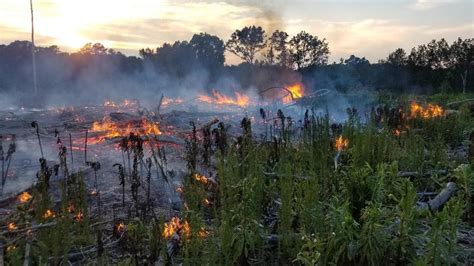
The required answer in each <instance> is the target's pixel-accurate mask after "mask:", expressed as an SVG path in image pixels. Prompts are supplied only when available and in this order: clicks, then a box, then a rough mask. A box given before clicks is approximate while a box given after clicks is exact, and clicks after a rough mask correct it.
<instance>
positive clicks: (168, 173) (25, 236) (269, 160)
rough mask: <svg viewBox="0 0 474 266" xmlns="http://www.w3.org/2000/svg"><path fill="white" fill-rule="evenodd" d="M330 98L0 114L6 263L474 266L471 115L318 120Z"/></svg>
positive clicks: (128, 103) (362, 114)
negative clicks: (447, 264) (436, 260)
mask: <svg viewBox="0 0 474 266" xmlns="http://www.w3.org/2000/svg"><path fill="white" fill-rule="evenodd" d="M327 93H328V92H327V91H316V92H312V91H311V90H309V89H308V88H305V87H304V85H303V84H300V83H297V84H293V85H289V86H286V87H282V88H277V87H276V88H269V89H267V90H262V93H261V94H260V95H259V96H258V97H253V96H250V95H247V94H245V93H244V92H237V91H236V92H235V93H233V94H229V93H227V94H225V93H223V92H219V91H217V90H211V91H210V92H209V93H208V94H202V95H198V96H196V97H195V98H193V99H192V100H190V99H182V98H171V97H163V96H162V97H161V100H160V101H159V103H158V104H157V106H155V107H153V108H149V109H146V108H144V107H142V106H141V105H140V102H138V101H132V100H125V101H123V102H120V103H116V102H112V101H106V102H105V103H104V104H103V105H100V106H82V107H81V106H79V107H74V108H72V107H71V108H61V109H50V110H28V109H19V110H13V111H9V112H4V113H2V121H1V122H0V129H1V136H2V138H1V139H0V148H1V149H0V158H1V159H2V199H1V201H0V207H1V209H0V212H1V217H2V219H1V222H2V227H3V232H2V235H3V240H2V241H3V242H2V244H1V245H2V246H1V247H2V248H3V254H4V256H6V258H8V260H9V261H13V260H14V258H15V256H17V257H21V256H23V255H24V254H25V252H30V254H28V255H27V256H32V258H34V260H35V261H36V260H37V261H38V263H39V262H48V263H52V264H60V263H63V262H65V261H69V262H71V263H73V264H78V265H79V264H83V263H92V262H98V261H104V260H105V261H108V262H110V263H118V262H122V263H123V262H125V263H128V262H129V263H132V261H135V262H137V263H138V262H140V263H145V264H146V263H150V264H151V263H154V262H158V261H161V262H163V263H171V264H181V263H186V264H187V263H189V264H246V263H274V262H275V263H276V262H278V261H280V262H282V261H286V262H288V263H291V262H298V263H303V264H305V263H308V261H310V262H312V263H309V264H313V262H315V261H317V262H318V264H322V265H325V264H329V263H336V264H347V263H352V262H360V263H363V264H365V263H368V262H375V261H382V260H385V261H387V262H389V264H397V263H402V264H403V262H407V261H412V260H414V259H417V257H419V255H420V254H421V255H422V259H423V260H425V259H426V262H428V263H430V262H431V261H430V258H432V256H431V255H430V254H431V252H432V250H433V249H432V248H433V247H434V246H436V247H438V249H439V250H440V251H439V252H444V253H443V254H446V256H445V257H444V258H445V259H446V260H447V258H449V260H451V262H453V263H454V262H456V263H459V262H462V263H469V262H472V259H473V257H472V253H470V254H469V252H465V251H469V250H472V249H473V248H474V230H473V229H472V226H473V224H472V221H473V219H472V218H473V217H474V204H473V203H472V199H473V198H472V197H473V196H472V195H473V194H472V187H473V184H474V181H473V180H474V179H473V172H472V168H471V165H470V163H472V156H473V152H472V146H471V147H470V146H468V144H467V142H466V141H465V137H466V135H465V133H466V126H467V125H471V124H469V123H470V122H472V121H470V122H469V120H466V116H465V114H463V113H462V112H464V111H453V110H446V109H445V107H442V106H440V105H437V104H433V103H423V102H420V101H411V102H405V103H400V104H399V105H394V106H387V105H377V106H374V107H373V108H367V109H366V110H358V109H355V108H347V110H345V111H346V117H345V118H344V119H343V120H334V119H333V118H332V116H331V114H323V115H322V116H319V115H318V114H317V113H316V112H315V110H314V108H313V110H311V109H308V107H309V106H314V103H315V102H317V101H322V99H324V98H323V96H324V95H326V94H327ZM192 105H198V106H199V107H200V108H201V109H196V111H193V112H189V111H185V109H189V108H194V107H191V106H192ZM203 110H207V111H203ZM244 112H245V114H244ZM471 141H473V140H472V134H471ZM469 147H470V150H469ZM414 238H419V239H420V241H419V242H414V241H412V240H411V239H414ZM64 243H67V245H65V244H64ZM334 247H338V248H337V249H335V248H334ZM368 250H371V251H370V252H369V251H368ZM372 252H375V253H372ZM105 254H107V255H105ZM25 256H26V255H25ZM140 263H139V264H140Z"/></svg>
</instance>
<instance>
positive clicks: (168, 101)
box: [161, 97, 183, 106]
mask: <svg viewBox="0 0 474 266" xmlns="http://www.w3.org/2000/svg"><path fill="white" fill-rule="evenodd" d="M181 103H183V100H182V99H181V98H179V97H178V98H176V99H173V98H166V97H165V98H163V100H162V101H161V105H163V106H167V105H172V104H175V105H176V104H181Z"/></svg>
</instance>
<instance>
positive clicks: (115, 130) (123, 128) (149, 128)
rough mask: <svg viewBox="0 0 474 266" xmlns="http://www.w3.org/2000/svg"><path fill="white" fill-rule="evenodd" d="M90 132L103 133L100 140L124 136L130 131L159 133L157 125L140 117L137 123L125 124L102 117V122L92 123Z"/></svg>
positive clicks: (146, 133)
mask: <svg viewBox="0 0 474 266" xmlns="http://www.w3.org/2000/svg"><path fill="white" fill-rule="evenodd" d="M91 132H101V133H104V134H103V135H102V137H101V140H104V139H106V138H115V137H124V136H128V135H130V133H136V134H143V135H150V134H153V135H161V131H160V129H159V127H158V125H157V124H155V123H153V122H151V121H149V120H147V119H142V120H141V121H140V122H139V123H127V124H125V125H118V124H116V123H114V122H112V121H110V119H104V120H103V121H102V122H97V121H96V122H94V123H93V124H92V128H91ZM99 142H100V141H99Z"/></svg>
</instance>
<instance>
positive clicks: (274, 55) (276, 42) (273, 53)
mask: <svg viewBox="0 0 474 266" xmlns="http://www.w3.org/2000/svg"><path fill="white" fill-rule="evenodd" d="M268 46H269V49H268V51H267V53H266V54H265V57H266V58H267V62H268V63H269V64H274V63H277V64H279V65H280V66H283V67H289V66H290V63H289V61H290V58H289V57H290V56H289V51H288V33H286V32H284V31H279V30H276V31H275V32H273V34H272V36H271V37H270V38H269V45H268Z"/></svg>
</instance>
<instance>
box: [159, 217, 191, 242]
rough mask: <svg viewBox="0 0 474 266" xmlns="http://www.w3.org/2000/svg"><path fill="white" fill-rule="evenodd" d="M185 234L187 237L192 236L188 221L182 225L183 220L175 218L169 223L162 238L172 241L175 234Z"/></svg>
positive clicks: (166, 224)
mask: <svg viewBox="0 0 474 266" xmlns="http://www.w3.org/2000/svg"><path fill="white" fill-rule="evenodd" d="M175 233H176V234H178V235H180V234H183V233H184V234H185V235H186V236H187V237H189V236H190V235H191V227H190V226H189V223H188V221H186V220H185V221H184V222H183V223H181V220H180V219H179V218H178V217H173V218H171V220H170V221H169V222H167V223H165V227H164V229H163V233H162V236H163V237H164V238H166V239H171V238H172V237H173V235H174V234H175Z"/></svg>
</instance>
